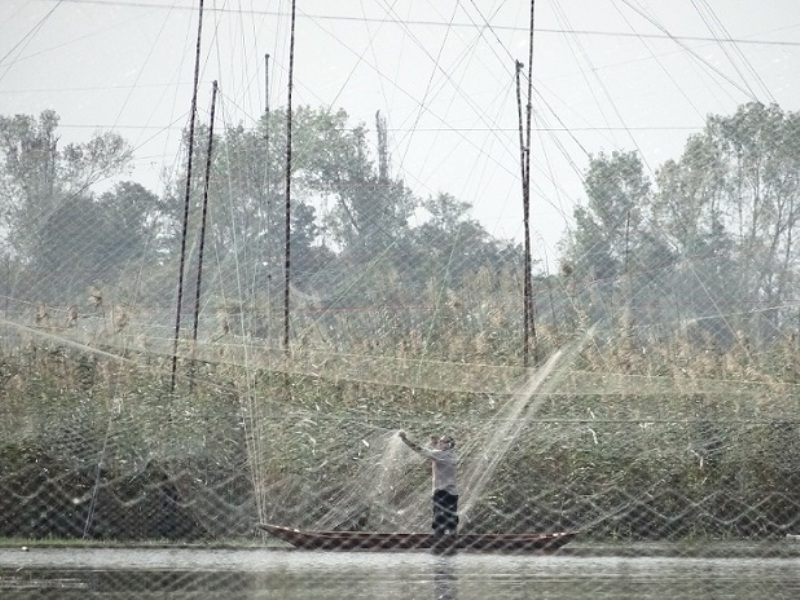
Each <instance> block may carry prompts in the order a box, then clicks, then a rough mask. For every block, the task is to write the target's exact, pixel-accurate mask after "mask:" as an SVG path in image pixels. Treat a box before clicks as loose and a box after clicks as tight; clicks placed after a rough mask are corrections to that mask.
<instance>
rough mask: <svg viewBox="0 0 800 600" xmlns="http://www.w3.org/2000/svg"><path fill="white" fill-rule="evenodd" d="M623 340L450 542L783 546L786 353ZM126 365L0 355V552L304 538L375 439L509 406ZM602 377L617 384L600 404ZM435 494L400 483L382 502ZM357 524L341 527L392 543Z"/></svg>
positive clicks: (429, 393)
mask: <svg viewBox="0 0 800 600" xmlns="http://www.w3.org/2000/svg"><path fill="white" fill-rule="evenodd" d="M621 340H622V341H620V342H614V343H612V342H609V341H608V338H606V341H605V342H604V343H602V344H599V343H594V344H590V345H589V346H588V347H587V348H586V349H584V350H583V351H582V352H581V354H580V355H579V356H578V357H577V359H576V360H575V361H574V364H572V365H569V371H568V373H566V374H565V375H564V378H563V382H565V383H564V386H565V388H566V390H560V389H555V390H551V391H550V392H548V393H547V394H545V395H544V396H543V397H542V398H541V399H539V400H538V402H539V405H538V409H537V411H536V413H535V414H534V415H532V417H531V418H530V419H529V421H528V422H525V423H524V424H523V426H522V428H521V429H520V430H519V434H518V435H517V436H516V438H515V439H514V440H512V441H511V444H510V447H509V450H508V454H507V455H506V456H505V458H504V459H503V460H502V461H501V462H500V463H499V465H498V467H497V470H496V471H495V472H494V474H493V475H492V477H491V480H490V481H489V483H488V485H487V487H486V489H485V490H484V492H483V494H482V495H481V497H480V498H479V499H478V501H477V502H476V504H475V507H474V510H473V511H472V514H471V515H470V518H469V519H468V520H466V521H465V522H462V530H464V531H467V530H471V531H530V530H536V531H558V530H566V529H579V530H581V531H582V537H583V538H584V539H586V540H593V541H605V540H627V541H636V540H673V541H674V540H695V539H700V540H703V539H708V540H712V539H724V540H735V539H751V540H755V539H762V538H764V539H770V540H776V539H782V538H785V536H786V535H787V534H791V533H794V532H795V531H796V530H797V528H798V504H797V501H796V498H798V497H800V473H798V471H797V468H796V463H797V456H798V451H800V439H799V438H798V430H797V423H796V418H795V415H796V414H797V403H798V399H799V398H798V394H797V384H796V381H797V373H798V372H800V371H798V364H797V363H798V353H797V352H796V351H795V349H794V347H793V346H791V345H790V342H788V341H787V342H786V343H785V344H783V345H782V344H781V343H779V342H778V343H775V344H773V345H771V346H770V347H769V348H766V349H764V350H762V351H760V352H758V353H755V352H753V353H750V354H749V355H747V359H746V361H745V360H743V357H744V355H743V354H742V353H741V352H740V351H738V349H737V348H736V347H735V346H734V347H731V349H730V350H729V351H728V352H725V351H723V350H719V351H718V352H717V353H716V354H714V355H710V354H709V352H708V350H707V349H702V350H699V349H697V348H696V347H695V346H693V345H692V344H690V343H688V342H687V341H686V340H683V341H682V340H681V339H680V338H679V337H677V336H676V337H675V339H672V340H670V341H669V343H665V342H664V340H663V339H662V340H660V341H659V343H658V344H654V345H648V344H647V343H640V344H639V345H637V346H630V345H628V346H626V344H629V343H630V338H627V337H625V336H621ZM557 346H558V344H557V343H556V340H555V339H551V346H550V348H551V349H552V348H555V347H557ZM551 351H552V350H551ZM354 354H356V355H357V354H358V353H357V352H354ZM128 358H129V359H130V360H127V361H117V360H112V359H109V358H106V357H98V356H97V355H92V354H90V353H86V352H82V351H78V350H75V349H72V348H70V347H68V346H65V345H59V344H57V343H53V344H41V343H32V342H29V343H28V344H27V345H24V346H21V347H20V348H18V349H15V350H13V351H9V350H8V349H6V350H3V351H2V353H0V374H1V376H2V388H1V389H2V404H0V433H2V436H1V437H0V439H2V440H4V441H3V444H2V446H0V510H1V511H2V513H3V515H4V519H3V521H2V523H0V538H6V539H8V538H12V539H54V538H58V539H76V540H77V539H81V538H84V539H87V540H92V541H112V540H113V541H116V542H119V543H123V544H127V543H139V542H142V541H147V540H170V541H181V542H193V543H201V544H205V543H209V544H211V543H214V541H215V540H217V541H218V540H226V539H243V538H246V537H248V536H250V535H252V534H251V532H252V526H253V524H254V523H255V522H257V521H258V520H265V521H269V522H275V523H281V524H288V525H291V526H295V527H301V528H315V525H318V524H319V523H320V522H321V521H320V520H321V519H323V518H325V515H326V512H325V511H326V510H328V509H329V508H331V506H332V505H335V504H336V503H337V502H340V499H341V497H342V494H345V493H349V492H348V491H347V490H348V489H350V488H355V490H354V491H355V493H356V494H358V493H361V490H360V489H359V488H358V486H364V485H367V486H370V485H375V483H374V481H372V480H371V479H368V480H367V481H364V477H362V476H360V475H359V473H360V472H361V471H359V469H361V468H362V464H363V463H364V462H365V461H367V460H372V459H373V458H374V456H375V454H369V453H368V450H370V449H371V446H373V445H378V444H381V443H385V440H386V439H387V438H386V437H385V435H386V432H391V431H394V430H396V429H399V428H400V427H403V426H408V427H409V428H410V429H411V430H412V431H416V432H420V433H422V432H425V431H430V430H431V429H435V428H441V427H450V428H451V430H453V431H454V433H455V435H456V437H457V439H460V440H463V442H464V443H465V444H469V443H476V442H480V439H479V438H480V436H481V435H482V432H481V429H480V428H481V427H483V426H484V424H485V423H486V422H488V421H489V420H490V419H492V418H493V417H497V416H498V414H501V407H502V406H503V404H504V403H505V402H507V401H508V400H509V396H508V395H500V394H486V393H483V392H481V393H468V392H463V391H460V392H453V391H442V390H438V389H426V388H424V387H418V388H404V387H401V386H395V385H390V386H385V385H379V384H374V383H362V382H357V381H349V380H340V379H337V378H335V377H331V376H330V375H328V376H326V377H320V376H317V375H313V374H306V375H301V374H298V373H276V372H270V371H267V370H260V371H258V372H255V373H252V374H246V372H245V371H244V370H242V369H241V368H240V367H237V366H235V365H226V364H224V363H219V364H211V363H189V362H188V361H182V363H181V365H180V367H181V372H182V373H184V374H188V373H192V374H193V376H194V378H193V379H188V378H187V379H183V380H182V381H181V383H180V385H179V390H178V392H177V393H175V394H169V392H168V390H169V387H168V385H167V382H168V377H169V371H168V368H167V363H168V361H166V360H165V359H163V358H159V357H153V356H148V355H139V356H137V355H135V354H132V353H131V354H129V355H128ZM489 359H490V357H488V356H487V357H485V360H483V361H476V362H480V363H481V364H490V360H489ZM442 364H444V363H442ZM608 373H613V374H615V376H616V377H617V383H615V384H613V385H612V384H608V385H609V387H608V388H607V389H603V388H602V387H600V386H598V382H599V381H602V380H603V377H600V378H599V379H598V377H599V376H601V375H603V374H608ZM593 376H594V377H595V378H594V379H593V378H592V377H593ZM606 379H607V377H606ZM612 379H613V378H612ZM640 380H641V381H640ZM626 381H628V382H629V387H628V389H627V390H625V389H617V388H615V387H614V386H617V387H619V385H621V384H620V382H622V383H624V382H626ZM642 381H649V382H650V387H649V388H648V387H647V386H642ZM212 382H213V383H212ZM579 382H584V384H585V382H589V383H590V387H587V386H586V385H583V389H582V390H581V389H580V388H581V385H580V384H579ZM656 384H658V386H657V385H656ZM715 384H718V385H715ZM659 386H660V388H661V390H662V391H661V392H660V393H659V392H658V389H659ZM684 386H685V387H684ZM684 389H687V390H691V392H690V393H686V392H684V391H683V390H684ZM737 389H738V393H737V392H736V390H737ZM375 432H378V433H379V434H380V435H378V434H377V433H375ZM370 436H372V437H370ZM381 436H383V437H381ZM470 452H471V453H470V455H469V456H464V459H469V460H480V456H481V455H482V454H481V449H476V448H474V447H473V448H472V449H471V451H470ZM428 478H429V474H428V473H427V471H426V470H425V469H424V468H421V467H419V466H417V467H414V468H412V470H411V473H410V475H408V476H404V477H403V478H400V479H398V487H400V488H402V489H393V490H392V491H391V495H392V499H393V500H398V499H399V500H402V499H403V498H405V497H408V496H409V495H410V494H413V493H415V492H414V490H417V489H422V490H423V491H424V490H425V487H426V485H427V484H426V483H425V482H426V481H427V480H428ZM420 486H421V488H420ZM423 494H424V495H426V492H423ZM364 498H366V500H365V502H366V504H369V502H370V501H372V500H373V498H371V497H367V496H366V495H365V496H364ZM344 508H345V509H350V508H352V507H350V506H345V507H344ZM356 508H358V507H356ZM366 508H367V510H368V508H369V507H368V506H367V507H366ZM362 516H363V515H361V516H359V515H358V514H355V513H354V514H353V515H351V516H348V515H346V514H344V516H342V518H341V520H340V522H339V523H337V526H339V527H341V528H343V529H348V528H354V527H355V528H361V529H364V530H376V529H381V528H382V527H385V526H386V525H385V524H384V523H381V522H376V521H370V520H369V518H366V519H364V518H362ZM420 518H421V521H420V522H421V523H425V520H426V519H427V509H424V510H422V511H421V516H420ZM422 526H423V527H424V525H422Z"/></svg>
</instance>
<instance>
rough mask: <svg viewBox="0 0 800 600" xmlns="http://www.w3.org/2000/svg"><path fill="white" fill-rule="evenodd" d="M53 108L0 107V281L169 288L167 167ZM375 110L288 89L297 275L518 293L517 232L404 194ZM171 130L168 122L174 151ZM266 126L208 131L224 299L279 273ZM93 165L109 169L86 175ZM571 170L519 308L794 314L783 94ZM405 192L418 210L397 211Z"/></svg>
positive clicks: (384, 286) (325, 293)
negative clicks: (546, 258)
mask: <svg viewBox="0 0 800 600" xmlns="http://www.w3.org/2000/svg"><path fill="white" fill-rule="evenodd" d="M58 123H59V118H58V115H57V114H56V113H55V112H54V111H51V110H48V111H44V112H43V113H41V115H39V116H38V117H34V116H29V115H16V116H13V117H3V116H0V186H2V187H0V190H1V191H0V218H2V224H1V225H0V244H1V245H0V252H2V254H3V255H4V256H3V257H4V259H5V263H6V264H5V269H6V274H7V277H4V278H3V279H4V281H5V283H4V284H0V285H2V288H3V289H2V293H3V294H5V295H6V296H7V297H13V298H17V299H21V300H25V301H29V302H61V303H64V304H66V303H68V302H70V301H72V299H73V298H76V297H79V296H81V295H83V294H84V293H85V290H86V289H87V288H88V287H90V286H100V287H104V288H106V289H108V288H111V289H119V290H120V294H122V295H127V296H128V297H130V296H131V295H135V296H136V297H137V298H138V299H139V300H140V301H141V302H143V303H145V304H157V303H159V302H160V303H162V304H163V305H165V306H166V305H169V304H170V302H171V298H172V296H173V295H174V288H175V280H176V268H177V257H178V253H179V248H180V233H181V229H182V222H181V220H182V214H183V203H184V197H183V190H184V186H185V181H183V180H182V178H183V175H182V174H181V173H184V172H185V169H183V170H181V169H177V170H176V174H175V175H173V176H171V177H170V178H168V179H167V183H166V185H165V187H164V190H165V191H163V192H162V193H160V194H157V193H155V192H153V191H152V190H148V189H146V188H145V187H144V186H143V185H141V184H140V183H136V182H134V181H130V180H125V178H124V176H125V174H126V170H127V169H128V167H129V166H130V164H131V160H132V158H133V150H132V148H131V146H130V144H129V143H128V142H127V141H126V140H125V139H123V138H122V137H121V136H119V135H117V134H115V133H97V134H95V135H94V136H93V137H92V138H91V139H90V140H89V141H88V142H85V143H77V144H66V145H62V144H60V143H59V132H58ZM385 128H386V125H385V121H384V120H383V119H382V118H381V117H380V115H376V122H375V131H376V134H377V135H376V139H377V143H375V144H372V143H370V132H369V130H368V128H367V126H366V125H365V124H363V123H362V124H358V125H355V126H354V125H352V124H351V123H350V120H349V117H348V115H347V113H346V112H345V111H344V110H339V111H329V110H327V109H315V108H310V107H302V108H299V109H297V110H296V112H295V114H294V115H293V140H294V143H293V146H294V172H293V173H292V195H293V200H292V202H293V205H292V212H291V223H290V230H291V256H292V265H291V275H292V283H293V285H294V286H295V287H296V289H297V290H298V292H299V293H300V294H304V295H307V296H309V297H314V298H317V299H318V300H319V302H322V303H323V304H324V303H325V302H328V303H335V302H338V303H343V304H346V305H347V306H351V307H352V306H359V305H363V306H380V305H388V306H391V305H394V304H398V303H402V302H405V301H407V300H408V299H409V298H415V297H420V295H421V294H425V293H428V292H429V290H430V286H431V285H434V286H435V287H436V288H437V289H438V290H447V291H448V293H450V292H452V293H453V294H455V295H456V296H457V295H458V294H459V292H460V291H461V290H462V289H463V288H464V284H465V281H466V280H468V279H469V278H470V277H472V276H474V274H475V273H477V272H478V271H479V270H482V272H484V273H490V274H492V275H490V276H492V277H500V276H501V274H505V275H504V276H506V277H509V276H510V277H511V280H512V282H513V283H512V286H518V287H519V293H520V294H521V293H522V285H521V282H522V279H523V278H522V274H521V270H522V268H523V260H522V258H523V257H522V249H521V245H520V244H517V243H514V242H511V241H508V240H500V239H497V238H495V237H493V236H492V235H491V234H490V233H489V232H488V231H487V230H486V229H485V228H484V227H483V225H482V224H481V223H479V222H478V221H477V220H475V219H474V218H473V217H472V216H471V213H470V211H471V208H472V207H471V205H470V204H469V203H467V202H464V201H461V200H459V199H457V198H455V197H454V196H452V195H450V194H448V193H445V192H442V193H438V194H435V195H432V196H430V197H427V198H421V197H419V196H417V195H415V194H414V193H412V192H411V191H410V190H409V188H408V187H407V186H406V185H405V183H404V182H403V180H402V179H400V178H397V177H393V176H392V175H391V173H390V169H389V165H390V159H389V154H390V151H389V148H388V142H387V135H386V129H385ZM197 131H198V134H197V136H196V137H195V147H194V152H195V159H196V163H195V164H197V165H205V164H206V159H207V156H206V154H207V151H208V139H207V138H208V129H207V128H205V127H199V128H198V130H197ZM188 144H189V140H188V138H187V136H186V135H184V139H183V144H182V151H181V157H182V159H183V162H184V165H185V161H186V157H187V155H188ZM285 144H286V113H285V111H284V112H282V111H280V110H278V111H273V112H271V113H270V114H269V115H265V116H264V117H262V118H261V119H260V120H259V121H258V122H257V123H255V124H254V125H253V126H252V127H245V126H243V125H238V126H233V127H227V128H226V129H225V130H224V131H223V132H222V133H220V134H217V135H215V139H214V143H213V156H212V157H211V158H212V160H211V161H210V165H211V172H210V178H209V184H210V187H209V215H208V216H209V224H210V227H209V229H208V238H207V240H206V245H207V247H208V248H209V249H210V252H211V254H210V255H211V256H213V264H214V265H215V266H214V269H216V273H217V275H216V276H215V277H214V278H212V279H211V280H210V281H212V283H210V285H211V286H212V288H213V286H216V289H217V290H225V289H236V290H237V292H236V293H231V294H229V295H230V296H232V297H236V298H238V300H234V301H238V302H242V301H244V298H246V299H247V300H248V301H252V302H254V303H258V302H270V301H271V295H276V294H278V293H279V292H280V291H281V290H282V287H281V286H282V282H283V269H284V256H285V239H284V233H283V232H284V229H285V223H284V219H285V211H284V206H285V185H284V181H285V168H286V161H285ZM373 148H376V149H375V150H373ZM203 171H204V170H203V169H201V168H195V169H194V175H193V181H192V182H191V196H190V202H191V211H190V223H189V231H190V232H193V233H192V234H191V235H192V239H191V240H190V243H189V248H190V249H191V250H192V251H191V253H190V256H189V264H188V266H187V269H192V268H196V266H197V265H196V263H197V258H198V253H197V247H198V240H197V233H196V232H197V231H198V230H199V222H200V218H201V205H202V200H203V189H204V187H203V186H204V181H205V173H204V172H203ZM108 181H115V182H116V183H115V184H114V185H113V186H112V187H110V188H108V186H107V185H105V187H106V188H107V189H106V190H105V191H103V192H98V191H96V190H98V189H101V188H103V187H104V184H105V182H108ZM583 184H584V191H585V200H584V201H583V202H581V203H580V205H579V207H578V208H576V209H575V211H574V227H573V228H572V230H571V231H570V232H569V233H568V234H567V235H566V236H565V238H564V240H563V245H562V264H561V270H560V272H559V273H555V274H541V275H540V276H538V277H537V278H536V280H535V286H536V287H535V290H536V295H537V318H538V319H541V320H544V321H551V322H552V323H553V324H554V325H558V324H559V323H562V324H565V323H566V324H573V323H575V322H576V319H578V318H586V319H592V320H593V319H597V318H604V317H608V318H613V319H623V320H625V322H629V323H630V322H636V323H639V324H658V323H673V324H674V323H676V322H679V323H683V324H685V325H686V324H688V325H687V326H689V327H690V328H692V329H693V330H694V331H695V332H696V335H697V336H699V338H700V339H703V340H705V341H708V340H711V341H713V342H714V343H731V341H732V340H734V339H735V338H736V336H737V335H739V333H738V332H740V331H742V330H744V331H746V332H747V333H748V335H752V336H756V337H758V338H759V339H765V338H767V339H768V338H770V337H772V336H775V335H778V334H780V332H782V331H784V330H785V329H786V327H790V326H791V327H796V325H797V324H798V311H797V306H796V305H797V294H796V291H795V284H796V280H797V275H798V272H797V261H798V250H797V246H796V244H794V243H793V242H794V238H795V237H796V235H797V230H796V227H797V224H798V219H800V114H798V113H796V112H789V111H784V110H782V109H781V108H780V107H779V106H777V105H769V106H767V105H763V104H759V103H750V104H745V105H743V106H741V107H739V109H738V110H737V111H736V112H735V113H734V114H733V115H729V116H720V115H710V116H708V117H707V120H706V124H705V127H704V129H703V130H702V131H701V132H699V133H697V134H694V135H692V136H690V137H689V138H688V139H687V141H686V144H685V146H684V149H683V152H682V154H681V156H679V157H678V158H675V159H670V160H667V161H666V162H665V163H664V164H662V165H660V166H658V167H657V168H656V169H655V170H654V171H650V170H649V167H647V166H646V165H645V163H644V162H643V159H642V157H641V156H639V155H638V154H637V153H636V152H626V151H613V152H611V153H606V152H600V153H598V154H596V155H593V156H592V157H591V158H590V160H589V164H588V167H587V168H586V170H585V172H584V177H583ZM420 211H423V212H424V214H426V215H427V218H426V219H425V220H423V221H422V222H420V221H417V220H415V219H414V218H413V217H414V216H415V215H416V214H418V213H419V212H420ZM534 254H536V249H535V247H534ZM209 260H211V259H209ZM188 272H191V271H188ZM509 274H510V275H509ZM234 279H235V280H234ZM497 285H498V286H500V284H499V283H498V284H497ZM134 286H137V287H135V289H134ZM501 287H504V288H507V287H508V285H507V283H506V284H504V285H503V286H501ZM217 293H218V294H222V292H219V291H218V292H217ZM223 295H224V294H223ZM187 297H188V298H191V297H192V294H191V290H190V293H188V294H187ZM167 298H168V299H169V300H168V301H165V299H167ZM546 305H549V310H548V306H546ZM520 306H521V301H520Z"/></svg>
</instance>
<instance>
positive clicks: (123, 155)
mask: <svg viewBox="0 0 800 600" xmlns="http://www.w3.org/2000/svg"><path fill="white" fill-rule="evenodd" d="M58 121H59V118H58V115H56V113H55V112H54V111H51V110H46V111H44V112H42V113H41V115H40V116H39V118H38V119H36V118H35V117H32V116H29V115H16V116H14V117H3V116H0V172H1V173H2V175H1V177H0V181H2V192H3V193H2V197H0V217H1V218H2V220H3V229H4V230H5V232H6V234H7V242H8V246H9V247H10V248H11V252H12V253H13V254H14V255H15V256H16V258H17V259H18V260H19V261H20V263H21V264H23V265H27V266H28V268H31V269H39V270H40V271H39V274H40V275H45V276H46V277H51V276H52V275H53V269H55V268H56V267H55V266H54V265H53V263H52V259H53V258H54V257H58V256H59V255H61V256H64V255H67V254H68V253H69V252H71V251H72V250H71V248H74V247H76V246H79V245H80V242H79V239H80V237H76V236H78V234H80V235H81V236H85V235H91V229H90V228H88V227H84V228H81V229H80V230H79V231H78V230H76V231H74V232H72V234H70V233H69V229H70V226H69V225H66V224H65V223H66V222H67V221H64V219H69V218H71V215H81V217H87V218H94V217H96V215H90V214H89V213H90V212H91V211H88V212H87V211H86V210H85V209H86V207H87V206H89V205H90V204H91V202H92V187H93V186H94V185H95V184H96V183H98V182H99V181H101V180H103V179H106V178H109V177H112V176H115V175H117V174H119V173H121V172H122V170H123V169H124V168H125V166H126V165H127V164H128V161H129V160H130V158H131V149H130V147H129V146H128V144H127V143H126V142H125V141H124V140H123V139H122V138H121V137H120V136H119V135H116V134H113V133H97V134H95V135H94V136H93V137H92V138H91V139H90V140H89V141H88V142H85V143H82V144H68V145H66V146H64V147H63V148H59V143H58V142H59V136H58V134H57V129H58ZM62 224H64V227H63V229H59V228H60V227H61V225H62ZM86 225H88V223H86Z"/></svg>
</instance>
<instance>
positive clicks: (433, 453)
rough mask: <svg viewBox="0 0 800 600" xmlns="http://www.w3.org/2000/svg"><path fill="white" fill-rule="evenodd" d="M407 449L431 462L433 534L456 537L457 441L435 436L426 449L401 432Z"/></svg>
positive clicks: (446, 436)
mask: <svg viewBox="0 0 800 600" xmlns="http://www.w3.org/2000/svg"><path fill="white" fill-rule="evenodd" d="M399 436H400V439H401V440H403V442H405V444H406V446H408V447H409V448H411V449H412V450H413V451H414V452H416V453H417V454H419V455H421V456H424V457H425V458H427V459H428V460H430V461H431V467H432V470H433V524H432V525H431V527H433V532H434V534H435V535H437V536H442V535H446V534H447V535H455V533H456V529H457V528H458V493H457V491H456V463H457V460H458V459H457V457H456V454H455V452H453V448H455V445H456V442H455V440H454V439H453V438H452V437H451V436H449V435H442V436H440V437H437V436H435V435H434V436H431V439H430V446H427V447H424V448H423V447H422V446H420V445H419V444H416V443H414V442H412V441H411V440H409V439H408V436H407V435H406V432H405V431H401V432H400V433H399Z"/></svg>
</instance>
